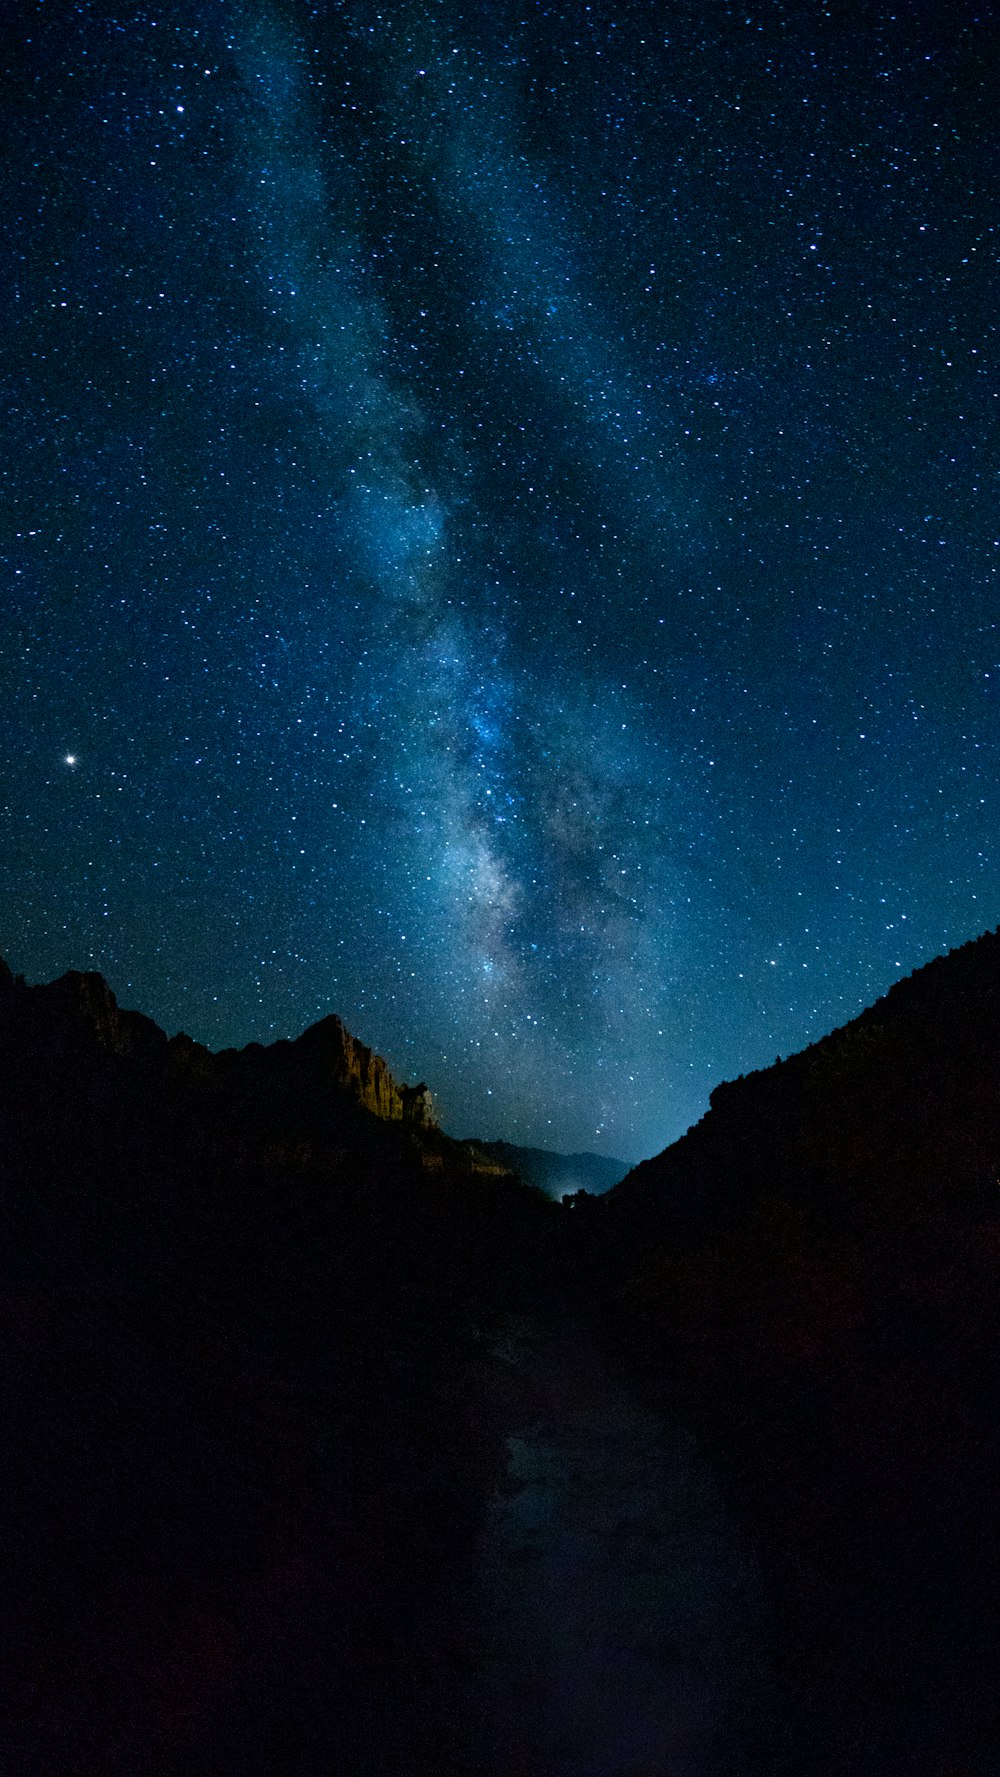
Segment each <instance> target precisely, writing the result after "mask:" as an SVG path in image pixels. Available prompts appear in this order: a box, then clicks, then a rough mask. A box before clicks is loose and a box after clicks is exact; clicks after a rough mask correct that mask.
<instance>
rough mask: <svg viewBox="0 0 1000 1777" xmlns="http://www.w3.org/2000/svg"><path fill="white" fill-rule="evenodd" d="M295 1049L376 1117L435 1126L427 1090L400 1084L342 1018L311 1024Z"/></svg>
mask: <svg viewBox="0 0 1000 1777" xmlns="http://www.w3.org/2000/svg"><path fill="white" fill-rule="evenodd" d="M293 1049H294V1051H295V1054H296V1056H297V1057H301V1058H302V1060H303V1061H304V1062H305V1063H306V1064H307V1065H308V1066H309V1067H310V1069H311V1070H316V1071H317V1072H319V1073H320V1074H321V1075H322V1074H328V1077H329V1079H330V1080H331V1081H332V1083H333V1084H335V1085H336V1086H338V1087H339V1088H341V1089H342V1090H346V1091H348V1092H350V1093H351V1095H352V1096H353V1097H354V1098H356V1099H357V1101H358V1103H359V1104H361V1105H363V1106H364V1108H365V1110H366V1111H371V1112H372V1115H373V1116H376V1117H381V1118H382V1119H383V1120H384V1121H385V1122H387V1123H411V1124H416V1125H417V1126H418V1127H419V1128H422V1129H427V1128H433V1127H434V1126H435V1117H434V1112H433V1108H432V1103H431V1095H430V1093H429V1091H428V1089H427V1087H426V1086H424V1085H422V1084H421V1085H419V1086H401V1085H399V1083H398V1082H397V1081H396V1080H395V1079H394V1078H393V1076H392V1074H391V1073H390V1072H389V1069H388V1067H387V1065H386V1063H385V1062H384V1061H383V1059H382V1057H381V1055H376V1054H375V1052H374V1050H372V1049H369V1048H368V1047H367V1045H366V1044H365V1043H362V1042H359V1041H358V1039H357V1037H353V1036H352V1035H351V1033H350V1031H349V1030H347V1029H345V1027H344V1025H343V1024H342V1022H341V1020H340V1019H339V1018H337V1017H330V1018H324V1019H323V1020H322V1021H321V1023H319V1024H313V1025H311V1026H310V1028H309V1029H308V1030H307V1031H305V1032H304V1033H303V1035H302V1036H301V1037H299V1039H298V1041H297V1042H296V1043H294V1044H293ZM317 1083H318V1082H317Z"/></svg>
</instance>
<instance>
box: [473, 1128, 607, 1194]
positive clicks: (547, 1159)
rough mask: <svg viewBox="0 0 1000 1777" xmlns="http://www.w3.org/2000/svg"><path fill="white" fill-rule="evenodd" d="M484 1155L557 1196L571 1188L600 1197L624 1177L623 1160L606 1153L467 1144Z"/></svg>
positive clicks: (510, 1144) (509, 1144)
mask: <svg viewBox="0 0 1000 1777" xmlns="http://www.w3.org/2000/svg"><path fill="white" fill-rule="evenodd" d="M467 1145H469V1146H471V1147H473V1148H474V1149H475V1150H476V1151H477V1152H479V1153H482V1154H486V1155H488V1156H489V1157H490V1158H491V1159H492V1160H495V1161H497V1162H498V1163H499V1165H500V1166H502V1167H503V1168H504V1170H505V1171H507V1172H512V1173H514V1174H516V1176H517V1177H518V1178H519V1179H522V1180H523V1181H524V1183H525V1184H526V1185H534V1186H535V1187H536V1188H537V1189H538V1190H539V1191H544V1192H545V1194H546V1196H547V1197H554V1198H556V1199H559V1200H561V1199H562V1198H564V1197H569V1196H571V1195H572V1194H573V1193H574V1192H575V1191H588V1192H589V1193H590V1195H591V1196H592V1197H600V1196H602V1195H603V1194H604V1192H605V1191H610V1190H611V1187H612V1186H613V1185H617V1184H618V1182H619V1181H620V1180H621V1179H623V1178H624V1177H625V1174H626V1173H627V1172H628V1170H629V1164H628V1161H627V1160H613V1159H612V1158H611V1157H610V1156H609V1155H606V1154H556V1153H553V1151H552V1150H551V1149H550V1148H522V1147H518V1146H517V1145H516V1144H515V1143H514V1142H509V1141H474V1142H472V1143H469V1144H467Z"/></svg>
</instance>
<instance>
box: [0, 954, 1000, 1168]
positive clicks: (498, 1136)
mask: <svg viewBox="0 0 1000 1777" xmlns="http://www.w3.org/2000/svg"><path fill="white" fill-rule="evenodd" d="M995 936H1000V925H998V926H997V927H989V926H988V927H986V928H985V929H984V930H983V931H981V932H977V933H975V934H973V936H972V937H971V938H968V939H963V940H962V941H961V943H959V944H957V945H953V946H951V947H950V948H949V949H948V950H945V951H942V952H940V953H939V954H938V956H937V957H928V958H927V959H926V962H923V963H918V964H917V965H916V967H915V968H914V969H913V970H911V971H910V974H909V975H908V976H900V977H897V978H896V980H894V981H892V982H890V983H889V985H888V986H887V987H886V988H885V990H884V992H883V993H880V994H876V995H875V996H874V998H873V999H871V1000H869V1001H867V1002H866V1003H865V1004H864V1005H863V1006H861V1007H860V1008H859V1009H858V1010H857V1011H855V1012H852V1013H851V1014H850V1016H849V1017H847V1018H845V1019H844V1021H843V1024H841V1025H834V1026H833V1027H832V1029H831V1030H828V1031H821V1032H820V1033H819V1035H818V1036H812V1037H810V1038H809V1040H808V1042H807V1043H804V1044H802V1045H801V1046H800V1047H799V1048H797V1049H791V1050H789V1051H787V1052H786V1053H785V1054H783V1055H782V1054H778V1055H776V1056H774V1057H773V1058H772V1059H771V1060H769V1061H764V1062H762V1063H761V1064H760V1066H759V1067H755V1068H748V1069H745V1070H742V1071H741V1072H740V1073H738V1074H727V1075H724V1076H721V1077H720V1078H719V1079H717V1080H715V1081H713V1082H712V1085H711V1086H710V1088H709V1092H708V1095H706V1098H705V1103H704V1105H703V1106H702V1108H701V1109H700V1110H699V1112H698V1114H697V1116H696V1117H694V1118H693V1119H692V1121H691V1123H689V1124H687V1125H686V1126H685V1128H684V1129H681V1130H679V1131H677V1133H676V1134H673V1135H671V1136H670V1137H669V1138H668V1139H667V1140H666V1141H665V1142H662V1143H661V1144H660V1146H659V1147H658V1148H655V1149H653V1150H651V1151H650V1152H649V1153H648V1154H635V1155H627V1154H624V1153H611V1152H602V1151H601V1150H600V1149H598V1148H586V1147H584V1148H577V1149H570V1148H565V1147H558V1146H553V1145H551V1143H548V1142H545V1141H531V1140H528V1139H518V1138H517V1137H516V1136H511V1135H508V1134H504V1133H488V1132H486V1131H484V1130H483V1129H476V1130H475V1131H474V1132H472V1133H469V1132H465V1133H463V1134H461V1135H459V1134H457V1133H455V1128H454V1126H453V1127H451V1128H448V1127H446V1123H447V1122H448V1121H449V1120H450V1119H448V1118H447V1117H444V1116H442V1115H440V1111H441V1106H440V1103H439V1100H438V1095H437V1093H436V1092H435V1089H434V1083H433V1080H432V1079H422V1080H418V1079H417V1078H416V1077H414V1078H412V1079H411V1078H410V1077H409V1076H407V1075H406V1073H405V1071H403V1070H401V1069H400V1068H399V1067H397V1066H396V1065H395V1064H394V1063H393V1060H392V1057H391V1056H389V1055H386V1053H385V1052H384V1050H382V1049H380V1048H379V1045H378V1043H377V1042H369V1041H368V1039H367V1037H366V1035H365V1034H364V1033H363V1032H362V1031H358V1030H355V1029H353V1028H352V1026H351V1025H350V1023H349V1021H348V1020H346V1019H344V1018H342V1017H341V1015H340V1013H339V1012H337V1011H336V1009H335V1008H332V1007H331V1008H330V1009H329V1010H328V1011H326V1012H323V1013H321V1014H320V1016H319V1018H317V1019H312V1020H310V1021H309V1023H307V1024H306V1025H304V1026H302V1027H301V1028H299V1029H297V1030H295V1031H290V1032H287V1033H282V1034H280V1035H277V1036H275V1035H272V1036H270V1037H269V1038H268V1039H267V1041H268V1042H270V1043H278V1042H294V1041H295V1040H296V1038H297V1037H300V1036H302V1035H303V1034H304V1033H305V1031H306V1030H309V1029H310V1028H312V1026H313V1025H314V1024H316V1023H320V1022H322V1021H323V1020H324V1019H325V1018H328V1017H335V1018H337V1019H338V1020H339V1021H340V1023H341V1024H342V1025H343V1027H344V1029H345V1030H346V1031H347V1034H348V1036H349V1037H352V1038H354V1039H355V1040H356V1041H358V1042H360V1043H361V1044H363V1046H364V1047H365V1048H367V1049H369V1050H370V1051H371V1053H372V1054H374V1055H376V1056H379V1057H381V1059H382V1060H383V1061H384V1062H385V1063H386V1064H387V1066H388V1068H389V1071H390V1073H391V1075H392V1077H393V1079H394V1080H395V1081H396V1083H397V1085H400V1086H404V1085H405V1086H409V1087H413V1086H416V1085H418V1084H420V1085H423V1086H425V1087H426V1089H427V1090H428V1091H429V1093H430V1096H431V1104H432V1107H433V1110H434V1115H435V1119H436V1121H437V1123H438V1126H439V1127H440V1128H441V1129H442V1131H443V1133H444V1134H446V1135H449V1136H450V1137H451V1139H452V1140H454V1141H458V1142H470V1141H471V1142H476V1141H479V1142H485V1143H489V1142H502V1143H506V1144H507V1145H508V1146H511V1147H520V1148H526V1149H535V1150H536V1151H538V1152H541V1153H546V1154H551V1155H553V1156H554V1157H556V1158H559V1159H564V1160H581V1159H597V1160H606V1161H608V1162H609V1163H620V1164H624V1165H627V1166H629V1167H630V1168H631V1167H636V1166H639V1165H641V1164H642V1163H643V1162H644V1161H646V1160H653V1159H656V1158H657V1157H658V1156H659V1155H661V1154H662V1153H663V1152H665V1150H666V1149H667V1148H669V1147H672V1146H673V1145H674V1143H675V1142H677V1141H679V1140H681V1138H682V1137H683V1136H684V1135H686V1134H687V1133H688V1132H689V1130H690V1129H692V1128H693V1127H694V1126H695V1124H696V1123H698V1122H700V1121H701V1119H702V1118H703V1117H704V1116H705V1115H706V1114H707V1112H708V1111H709V1109H710V1105H709V1097H710V1096H711V1093H712V1092H713V1091H714V1090H715V1088H716V1087H717V1086H721V1085H724V1084H726V1083H727V1082H728V1081H731V1080H734V1079H743V1078H745V1077H746V1076H747V1075H748V1074H754V1073H758V1072H766V1071H767V1070H768V1069H769V1068H770V1067H772V1066H779V1065H780V1064H781V1063H782V1062H785V1061H788V1060H790V1059H792V1058H793V1057H794V1056H795V1055H798V1054H801V1053H803V1052H804V1050H806V1049H808V1048H810V1047H811V1046H812V1045H813V1044H814V1043H817V1042H822V1041H823V1040H824V1038H826V1037H828V1036H832V1035H834V1034H836V1032H837V1031H838V1030H840V1029H842V1028H843V1025H844V1024H849V1023H851V1022H852V1020H853V1019H854V1018H856V1017H858V1016H860V1015H861V1013H863V1012H865V1011H869V1010H871V1009H872V1008H873V1007H874V1006H875V1005H877V1004H879V1003H881V1001H882V1000H883V999H884V998H885V997H886V995H887V994H889V993H891V992H892V989H893V988H894V987H897V986H899V985H900V982H901V981H903V980H907V979H910V978H911V977H912V976H913V975H916V974H919V973H920V972H921V970H922V969H924V968H925V967H927V966H928V965H929V964H930V963H932V962H935V961H940V960H942V959H943V958H944V957H947V956H950V955H952V954H953V952H954V951H955V950H958V949H962V948H964V947H965V946H966V945H968V944H970V943H971V944H975V943H978V942H980V941H982V940H983V939H986V938H988V937H995ZM0 964H6V966H7V968H9V969H10V970H11V972H12V974H13V975H14V976H15V978H17V977H19V978H20V979H21V980H22V981H24V982H25V983H26V985H27V986H28V987H29V988H31V987H35V986H45V985H47V984H48V982H49V980H59V979H61V977H62V976H63V975H65V974H74V973H75V974H96V975H98V976H99V977H100V978H101V979H102V980H103V981H104V983H105V985H106V986H107V987H108V988H109V989H110V990H111V993H112V995H113V996H114V998H115V1000H116V1002H117V1004H118V1007H119V1009H120V1010H121V1011H123V1012H138V1013H140V1014H142V1015H143V1016H145V1017H147V1018H150V1017H151V1018H152V1019H153V1022H154V1023H155V1024H156V1025H157V1026H158V1027H159V1028H160V1029H161V1030H162V1031H163V1032H164V1034H165V1035H166V1037H167V1038H168V1039H170V1038H173V1037H176V1036H182V1035H183V1036H188V1037H190V1038H192V1040H193V1041H195V1042H202V1039H201V1038H199V1037H198V1036H197V1035H196V1034H195V1033H194V1032H193V1031H192V1030H190V1029H189V1028H188V1027H187V1026H178V1027H177V1028H176V1029H175V1028H173V1027H172V1025H171V1024H170V1023H163V1022H162V1021H161V1020H160V1019H159V1018H158V1017H156V1016H155V1015H154V1014H153V1013H151V1012H150V1010H149V1008H148V1007H147V1006H145V1005H142V1004H131V1003H129V1002H127V1001H126V1000H125V999H124V998H123V994H122V993H121V992H119V991H118V989H117V988H116V987H115V984H114V982H113V981H109V980H108V978H107V976H105V975H104V973H103V971H102V970H99V969H79V968H77V967H76V966H75V965H73V964H70V965H69V966H68V968H66V969H60V970H59V971H58V972H57V973H56V974H55V975H54V976H52V977H49V978H47V979H46V981H35V980H31V979H29V977H28V975H27V974H26V972H25V971H24V970H22V969H18V968H15V967H14V966H13V964H12V963H11V961H10V957H9V954H8V953H7V952H5V951H4V950H2V949H0ZM126 991H127V989H126ZM261 1040H262V1039H260V1038H259V1037H249V1038H247V1039H246V1040H245V1041H242V1042H241V1041H234V1042H231V1043H220V1044H214V1045H213V1044H211V1043H203V1045H202V1046H203V1047H205V1048H207V1049H208V1050H209V1052H210V1053H219V1051H220V1050H223V1049H235V1050H241V1049H244V1048H247V1047H249V1046H250V1045H251V1044H254V1043H260V1042H261Z"/></svg>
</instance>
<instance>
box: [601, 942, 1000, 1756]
mask: <svg viewBox="0 0 1000 1777" xmlns="http://www.w3.org/2000/svg"><path fill="white" fill-rule="evenodd" d="M573 1215H574V1218H579V1220H576V1221H575V1226H576V1228H577V1230H578V1235H579V1239H580V1241H581V1247H582V1257H581V1261H580V1275H581V1276H583V1277H586V1278H587V1279H588V1280H589V1286H590V1288H591V1289H593V1283H594V1280H595V1278H597V1277H600V1278H601V1279H602V1280H603V1288H604V1295H603V1301H604V1305H605V1312H606V1315H607V1325H608V1330H609V1331H608V1336H609V1338H610V1339H611V1342H612V1344H613V1345H614V1347H615V1349H616V1350H617V1351H618V1354H619V1360H620V1361H621V1362H622V1363H623V1365H625V1366H626V1367H627V1368H628V1369H629V1370H630V1371H632V1372H633V1373H634V1374H635V1375H637V1376H639V1377H641V1378H642V1379H643V1381H644V1383H645V1385H646V1386H647V1387H648V1388H649V1389H650V1390H651V1392H652V1395H653V1397H654V1398H657V1399H659V1400H660V1401H661V1403H662V1404H663V1406H664V1408H666V1406H667V1404H668V1403H670V1404H671V1405H672V1406H673V1407H674V1408H675V1409H677V1408H680V1410H682V1411H683V1412H684V1414H685V1416H686V1417H687V1418H688V1419H689V1421H690V1423H692V1424H693V1425H694V1426H696V1428H697V1430H698V1433H699V1435H700V1437H701V1438H702V1440H703V1443H704V1446H705V1447H706V1448H710V1449H711V1450H712V1451H713V1452H714V1455H715V1458H716V1461H717V1464H718V1467H719V1470H720V1472H721V1473H722V1474H723V1475H724V1476H725V1477H726V1484H727V1487H728V1489H729V1496H730V1498H731V1499H732V1501H733V1502H734V1504H735V1506H736V1508H737V1509H738V1511H739V1512H740V1513H741V1515H742V1518H743V1521H744V1523H745V1525H746V1527H747V1530H748V1533H749V1534H750V1536H751V1537H752V1539H753V1541H754V1543H755V1545H756V1546H757V1548H758V1550H759V1551H760V1553H761V1557H762V1559H763V1560H764V1563H765V1566H766V1569H767V1573H768V1579H769V1586H770V1594H771V1600H772V1604H773V1607H774V1609H775V1612H776V1618H777V1621H778V1623H779V1625H780V1627H779V1632H778V1636H777V1641H778V1645H779V1647H780V1649H781V1650H782V1661H783V1669H784V1676H785V1682H786V1684H787V1687H788V1697H789V1711H790V1722H791V1726H790V1728H789V1741H788V1744H787V1747H786V1750H785V1753H784V1756H783V1758H782V1760H780V1761H779V1763H778V1764H777V1765H776V1766H775V1767H774V1768H776V1769H780V1770H781V1771H782V1773H784V1772H786V1771H787V1772H788V1773H789V1774H791V1773H794V1772H800V1771H809V1772H812V1771H823V1772H827V1771H829V1772H831V1773H836V1774H837V1777H841V1774H842V1773H850V1774H851V1777H854V1773H864V1774H865V1777H867V1774H868V1773H869V1772H870V1773H872V1774H874V1773H878V1774H879V1777H881V1774H882V1773H883V1772H886V1771H891V1772H893V1773H896V1772H899V1773H906V1774H907V1777H910V1774H917V1773H919V1774H920V1777H924V1774H931V1773H933V1777H952V1773H954V1774H955V1777H958V1773H959V1772H962V1773H963V1774H965V1777H968V1774H971V1773H973V1772H975V1773H976V1774H977V1777H980V1774H982V1777H988V1774H989V1773H993V1772H995V1771H996V1770H998V1769H1000V1721H998V1709H997V1696H996V1687H995V1679H994V1672H993V1662H992V1654H991V1649H992V1648H993V1647H994V1646H995V1637H996V1631H997V1625H998V1622H1000V1565H998V1558H997V1528H998V1526H997V1508H996V1501H995V1476H996V1473H997V1470H998V1467H1000V1416H998V1413H997V1406H998V1389H997V1378H998V1376H1000V933H998V932H989V933H987V934H985V935H984V936H983V937H981V938H979V939H976V940H975V941H973V942H972V943H969V944H966V945H964V946H962V947H961V948H960V949H958V950H956V951H953V952H952V953H950V954H949V955H947V956H944V957H941V958H938V959H936V960H935V961H934V962H932V963H930V964H928V965H927V966H926V967H925V968H922V969H920V970H918V971H917V972H916V973H915V974H914V975H912V976H910V977H909V978H907V979H906V980H904V981H901V982H899V983H898V984H897V985H895V986H894V987H893V988H892V989H891V990H890V991H889V993H887V994H886V995H885V997H884V998H883V999H881V1000H879V1001H878V1002H877V1003H876V1004H875V1005H873V1006H872V1007H870V1008H869V1009H868V1010H866V1011H865V1012H863V1013H862V1014H861V1015H860V1016H859V1017H858V1018H856V1019H854V1020H852V1021H851V1023H850V1024H848V1025H846V1026H844V1027H843V1028H842V1029H840V1030H837V1031H834V1032H833V1033H832V1034H831V1035H830V1036H828V1037H825V1038H823V1039H822V1040H821V1041H820V1042H818V1043H814V1044H812V1045H811V1046H810V1047H809V1048H808V1049H806V1050H804V1051H803V1052H802V1053H800V1054H798V1055H794V1056H791V1057H789V1058H788V1059H787V1060H786V1061H781V1062H779V1063H777V1064H776V1065H775V1066H773V1067H771V1068H768V1069H765V1070H763V1071H762V1072H760V1073H756V1074H752V1075H749V1076H747V1077H745V1078H742V1079H739V1080H735V1081H732V1082H729V1083H727V1084H725V1085H722V1086H720V1087H718V1088H716V1090H715V1091H714V1092H713V1093H712V1096H711V1102H710V1108H709V1110H708V1112H707V1113H706V1115H705V1116H704V1117H703V1118H702V1120H701V1122H700V1123H698V1124H697V1125H696V1126H695V1127H694V1128H693V1129H691V1130H690V1131H689V1132H688V1134H687V1135H685V1136H684V1137H683V1138H682V1139H681V1140H680V1141H679V1142H677V1143H675V1144H674V1146H673V1147H671V1148H668V1149H667V1150H666V1151H665V1152H664V1153H663V1154H661V1155H660V1156H658V1157H657V1158H656V1159H654V1160H651V1161H648V1162H646V1163H644V1164H643V1165H641V1166H639V1167H637V1168H635V1169H634V1170H633V1171H632V1172H631V1173H630V1174H629V1175H628V1176H627V1177H626V1178H625V1179H624V1180H623V1181H622V1183H621V1184H620V1185H618V1186H617V1187H616V1188H615V1190H614V1191H612V1192H611V1193H609V1195H608V1196H607V1197H605V1198H602V1199H600V1200H599V1201H596V1202H589V1201H587V1200H579V1201H578V1203H577V1204H576V1205H574V1209H573Z"/></svg>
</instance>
